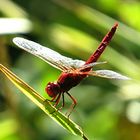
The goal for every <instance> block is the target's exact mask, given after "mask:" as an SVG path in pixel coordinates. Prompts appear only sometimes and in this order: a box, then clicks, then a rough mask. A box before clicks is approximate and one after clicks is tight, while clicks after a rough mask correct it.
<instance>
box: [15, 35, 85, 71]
mask: <svg viewBox="0 0 140 140" xmlns="http://www.w3.org/2000/svg"><path fill="white" fill-rule="evenodd" d="M13 42H14V43H15V44H16V45H17V46H18V47H20V48H22V49H24V50H25V51H27V52H29V53H31V54H33V55H35V56H37V57H39V58H41V59H43V60H44V61H46V62H47V63H49V64H50V65H52V66H53V67H55V68H57V69H59V70H61V71H67V70H72V69H76V68H79V67H80V66H82V65H83V64H84V63H85V62H84V61H82V60H73V59H72V58H68V57H65V56H62V55H61V54H59V53H57V52H55V51H53V50H51V49H49V48H47V47H44V46H42V45H40V44H38V43H35V42H33V41H30V40H27V39H24V38H20V37H16V38H14V39H13Z"/></svg>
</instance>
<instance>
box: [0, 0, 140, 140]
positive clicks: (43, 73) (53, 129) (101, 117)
mask: <svg viewBox="0 0 140 140" xmlns="http://www.w3.org/2000/svg"><path fill="white" fill-rule="evenodd" d="M116 21H117V22H119V28H118V30H117V32H116V34H115V36H114V38H113V40H112V42H111V43H110V46H109V47H108V48H107V49H106V50H105V52H104V54H103V55H102V56H101V58H100V61H107V62H108V63H107V64H105V65H102V66H97V67H96V68H95V69H111V70H114V71H116V72H119V73H122V74H124V75H127V76H129V77H131V78H132V80H131V81H117V80H107V79H102V78H98V77H88V78H86V79H85V80H83V81H82V83H81V84H80V85H79V86H77V87H75V88H73V89H72V90H71V91H70V93H71V94H72V95H73V96H74V97H75V98H76V99H77V101H78V105H77V107H76V109H75V110H74V112H73V113H72V115H71V119H72V120H74V121H75V122H76V123H78V124H79V125H80V126H81V127H82V128H83V131H84V132H85V134H86V135H87V136H88V137H89V139H90V140H140V2H139V1H138V0H125V1H123V0H98V1H95V0H88V1H85V0H77V1H76V0H75V1H74V0H69V1H67V0H49V1H47V0H24V1H21V0H0V63H2V64H3V65H5V66H7V67H8V68H9V69H10V70H12V71H13V72H14V73H16V75H18V76H19V77H20V78H22V79H23V80H24V81H26V82H27V83H28V84H29V85H31V86H32V87H33V88H34V89H36V90H37V91H38V92H39V93H40V94H42V95H43V96H44V97H46V98H48V97H47V94H46V93H45V91H44V88H45V86H46V84H47V83H48V82H50V81H55V80H57V78H58V76H59V74H60V71H59V70H57V69H55V68H53V67H51V66H50V65H48V64H47V63H45V62H43V61H42V60H40V59H38V58H36V57H34V56H33V55H31V54H29V53H26V52H25V51H23V50H21V49H19V48H17V47H16V46H15V45H14V44H13V43H12V38H13V37H15V36H21V37H25V38H27V39H30V40H33V41H35V42H39V43H40V44H42V45H45V46H48V47H50V48H52V49H54V50H56V51H58V52H59V53H61V54H63V55H65V56H68V57H72V58H75V59H82V60H86V59H87V58H88V57H89V56H90V54H92V53H93V51H94V50H95V49H96V48H97V46H98V44H99V42H100V41H101V40H102V38H103V37H104V35H105V34H106V33H107V32H108V31H109V29H110V28H111V27H112V25H113V24H114V22H116ZM70 104H71V100H69V99H67V97H66V107H65V108H64V109H63V110H62V112H64V113H65V112H66V111H67V109H68V107H69V106H70ZM80 139H81V138H80V137H78V136H73V135H72V134H69V133H68V132H67V131H66V130H64V129H63V128H62V127H60V126H59V125H58V124H56V123H55V122H54V121H53V120H52V119H50V118H49V117H46V115H45V114H44V113H43V112H42V111H41V110H40V109H39V108H38V107H36V106H35V105H34V104H33V103H32V102H31V101H29V100H28V99H27V98H26V97H25V96H24V95H22V94H20V92H19V90H17V89H16V88H15V87H14V86H13V84H11V83H10V82H9V81H8V80H7V79H6V78H4V75H2V74H1V75H0V140H80Z"/></svg>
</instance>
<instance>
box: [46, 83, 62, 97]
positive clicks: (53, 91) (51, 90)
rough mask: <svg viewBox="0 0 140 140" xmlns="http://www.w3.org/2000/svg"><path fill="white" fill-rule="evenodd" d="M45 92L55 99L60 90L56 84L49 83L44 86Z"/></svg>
mask: <svg viewBox="0 0 140 140" xmlns="http://www.w3.org/2000/svg"><path fill="white" fill-rule="evenodd" d="M45 90H46V92H47V94H48V95H49V96H50V97H55V96H56V95H58V94H59V93H61V89H60V86H59V84H58V83H53V82H49V83H48V84H47V86H46V89H45Z"/></svg>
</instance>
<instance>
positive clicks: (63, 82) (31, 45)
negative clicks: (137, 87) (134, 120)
mask: <svg viewBox="0 0 140 140" xmlns="http://www.w3.org/2000/svg"><path fill="white" fill-rule="evenodd" d="M117 27H118V23H115V24H114V26H113V27H112V28H111V30H110V31H109V32H108V33H107V34H106V36H105V37H104V38H103V40H102V42H101V43H100V45H99V47H98V48H97V50H96V51H95V52H94V53H93V54H92V55H91V56H90V57H89V58H88V60H87V61H82V60H74V59H72V58H68V57H65V56H62V55H61V54H59V53H57V52H55V51H54V50H51V49H49V48H47V47H44V46H42V45H40V44H38V43H35V42H33V41H29V40H27V39H24V38H20V37H16V38H14V39H13V42H14V43H15V44H16V45H17V46H18V47H20V48H22V49H24V50H26V51H27V52H29V53H31V54H33V55H35V56H37V57H39V58H41V59H43V60H44V61H46V62H47V63H49V64H50V65H52V66H53V67H55V68H57V69H59V70H61V71H62V73H61V75H60V76H59V78H58V80H57V81H56V82H49V83H48V84H47V86H46V88H45V90H46V92H47V94H48V95H49V96H50V97H51V98H52V99H51V101H52V102H55V104H54V106H57V105H58V103H59V101H60V98H61V95H62V106H61V108H62V107H64V93H66V94H67V95H68V96H69V97H70V98H71V99H72V101H73V103H72V106H71V108H72V109H71V111H70V113H71V112H72V110H73V109H74V107H75V106H76V104H77V101H76V99H75V98H74V97H73V96H72V95H70V94H69V92H68V91H69V90H70V89H71V88H73V87H75V86H76V85H78V84H79V83H80V82H81V81H82V80H83V79H84V78H86V77H87V76H88V75H91V76H99V77H103V78H109V79H120V80H128V79H129V78H128V77H126V76H123V75H121V74H119V73H116V72H114V71H111V70H96V71H93V70H92V68H93V67H94V66H95V65H98V64H103V63H105V62H96V61H97V60H98V58H99V57H100V55H101V54H102V53H103V51H104V50H105V48H106V46H107V45H108V44H109V42H110V41H111V39H112V37H113V35H114V33H115V31H116V29H117ZM70 113H69V115H70Z"/></svg>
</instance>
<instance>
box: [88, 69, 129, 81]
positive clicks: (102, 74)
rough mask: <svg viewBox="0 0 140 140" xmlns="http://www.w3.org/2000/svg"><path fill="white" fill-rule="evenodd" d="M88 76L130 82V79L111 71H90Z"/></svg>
mask: <svg viewBox="0 0 140 140" xmlns="http://www.w3.org/2000/svg"><path fill="white" fill-rule="evenodd" d="M88 75H92V76H99V77H103V78H110V79H118V80H130V78H128V77H126V76H123V75H121V74H119V73H117V72H114V71H111V70H97V71H89V73H88Z"/></svg>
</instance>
